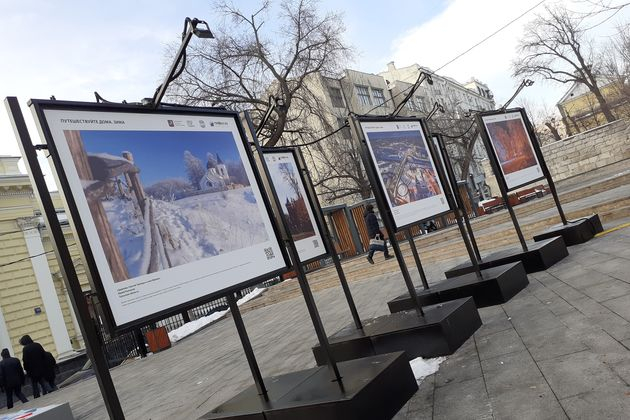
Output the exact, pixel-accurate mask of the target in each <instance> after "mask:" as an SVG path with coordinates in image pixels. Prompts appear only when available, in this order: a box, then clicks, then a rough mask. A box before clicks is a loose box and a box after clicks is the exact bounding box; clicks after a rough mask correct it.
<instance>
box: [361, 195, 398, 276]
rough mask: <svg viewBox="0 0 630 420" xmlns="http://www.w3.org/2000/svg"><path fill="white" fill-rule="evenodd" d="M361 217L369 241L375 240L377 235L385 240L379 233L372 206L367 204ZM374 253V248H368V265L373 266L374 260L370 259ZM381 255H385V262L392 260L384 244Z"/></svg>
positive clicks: (379, 229) (381, 233)
mask: <svg viewBox="0 0 630 420" xmlns="http://www.w3.org/2000/svg"><path fill="white" fill-rule="evenodd" d="M363 217H364V219H365V225H366V226H367V231H368V237H369V238H370V239H375V238H376V236H377V235H378V236H379V238H380V239H385V236H384V235H383V232H381V228H380V226H379V225H378V219H377V218H376V215H375V214H374V206H373V205H371V204H368V205H367V206H365V214H364V215H363ZM375 251H376V248H374V247H373V246H370V247H369V251H368V256H367V260H368V261H369V262H370V264H374V260H373V259H372V257H373V256H374V252H375ZM383 253H384V254H385V259H386V260H388V259H390V258H393V257H392V256H391V255H389V251H388V250H387V244H385V249H384V250H383Z"/></svg>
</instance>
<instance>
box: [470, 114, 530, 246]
mask: <svg viewBox="0 0 630 420" xmlns="http://www.w3.org/2000/svg"><path fill="white" fill-rule="evenodd" d="M475 118H476V120H477V127H484V124H483V119H482V118H481V115H480V114H477V115H476V116H475ZM479 133H480V134H481V138H482V139H483V141H484V144H485V146H486V151H487V152H488V159H489V160H490V165H491V166H492V171H493V172H494V175H495V177H496V179H497V184H499V190H501V197H502V198H503V203H504V204H505V207H507V209H508V212H509V213H510V218H511V219H512V224H513V225H514V230H516V235H517V236H518V240H519V242H520V243H521V247H522V248H523V252H527V251H528V249H527V243H526V242H525V238H524V237H523V232H522V231H521V226H520V225H519V224H518V219H517V218H516V214H515V213H514V210H513V209H512V206H511V205H510V203H509V202H508V192H507V186H506V184H505V179H504V178H503V175H502V172H501V169H500V167H499V162H498V161H497V157H496V156H495V154H494V153H493V152H492V145H491V143H490V139H489V138H488V135H487V133H486V132H485V130H481V129H480V130H479Z"/></svg>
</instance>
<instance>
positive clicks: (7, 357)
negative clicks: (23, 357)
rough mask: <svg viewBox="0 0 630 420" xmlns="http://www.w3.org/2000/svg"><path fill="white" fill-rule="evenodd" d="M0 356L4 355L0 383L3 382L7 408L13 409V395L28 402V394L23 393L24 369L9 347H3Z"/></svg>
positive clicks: (1, 363) (0, 368) (0, 370)
mask: <svg viewBox="0 0 630 420" xmlns="http://www.w3.org/2000/svg"><path fill="white" fill-rule="evenodd" d="M0 356H2V361H0V384H2V387H3V388H4V393H5V395H6V397H7V408H9V409H11V408H13V395H15V396H16V397H17V398H19V399H20V401H22V402H23V403H25V402H28V400H27V399H26V396H25V395H24V394H23V393H22V385H24V370H23V369H22V364H21V363H20V359H18V358H17V357H11V354H10V353H9V349H2V352H0Z"/></svg>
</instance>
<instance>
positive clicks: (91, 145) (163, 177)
mask: <svg viewBox="0 0 630 420" xmlns="http://www.w3.org/2000/svg"><path fill="white" fill-rule="evenodd" d="M32 106H33V108H34V111H35V113H36V116H37V117H38V119H39V123H40V125H41V128H42V131H43V133H44V135H45V137H46V141H47V143H48V145H49V151H50V152H51V154H52V155H54V157H53V160H54V162H55V172H56V175H57V177H58V181H59V184H58V185H60V186H61V187H62V191H63V196H64V198H65V200H66V202H67V204H68V207H69V210H70V213H71V215H72V219H73V220H72V223H73V227H74V228H75V231H77V232H78V234H77V237H78V238H79V240H81V247H82V249H83V252H84V254H85V257H86V259H87V260H88V266H89V267H90V274H91V276H92V278H93V280H94V283H95V286H96V287H97V289H100V290H98V291H99V294H101V295H102V296H104V297H105V298H106V303H107V305H106V307H107V308H106V309H108V312H109V314H108V315H110V316H111V317H112V323H113V326H114V327H115V328H124V327H126V326H129V325H131V324H133V323H140V321H144V322H147V321H148V320H149V319H155V318H156V317H157V316H158V315H164V314H168V313H172V312H173V311H174V310H175V308H178V307H184V306H186V305H188V306H190V305H191V304H192V303H194V302H195V301H200V299H208V298H210V297H211V296H220V295H221V293H225V292H226V291H228V290H235V289H236V288H239V287H241V286H242V287H244V286H245V285H246V284H252V283H253V282H255V281H256V280H258V281H261V280H264V279H266V278H269V277H270V276H271V275H272V274H273V273H276V272H279V271H280V270H283V269H285V268H286V267H287V257H286V252H285V250H284V249H283V247H282V246H281V245H280V243H281V242H280V240H279V237H278V231H277V228H276V226H275V225H274V222H273V220H272V218H271V217H270V216H269V214H270V206H269V203H268V201H267V198H266V196H265V195H264V192H263V191H262V189H261V188H260V186H259V185H260V179H259V176H258V174H257V172H256V168H255V166H254V165H253V164H252V157H251V151H250V150H249V147H248V146H247V143H246V142H245V140H244V138H243V135H242V130H241V127H240V123H239V122H238V119H237V116H236V114H235V113H230V112H222V111H215V110H207V109H206V110H203V111H200V110H199V109H192V108H184V109H177V110H173V109H169V110H159V111H154V110H148V109H144V108H138V107H131V106H128V107H125V106H113V105H109V106H102V105H100V104H98V105H97V104H83V103H63V102H62V103H58V102H56V101H33V103H32ZM55 158H57V159H55Z"/></svg>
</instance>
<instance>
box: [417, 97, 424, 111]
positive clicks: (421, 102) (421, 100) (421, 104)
mask: <svg viewBox="0 0 630 420" xmlns="http://www.w3.org/2000/svg"><path fill="white" fill-rule="evenodd" d="M415 99H416V106H417V107H418V109H419V110H420V111H423V112H424V111H426V110H427V109H426V105H425V103H424V97H422V96H416V98H415Z"/></svg>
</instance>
